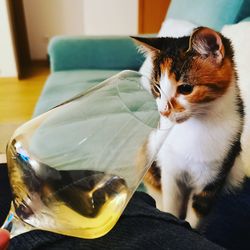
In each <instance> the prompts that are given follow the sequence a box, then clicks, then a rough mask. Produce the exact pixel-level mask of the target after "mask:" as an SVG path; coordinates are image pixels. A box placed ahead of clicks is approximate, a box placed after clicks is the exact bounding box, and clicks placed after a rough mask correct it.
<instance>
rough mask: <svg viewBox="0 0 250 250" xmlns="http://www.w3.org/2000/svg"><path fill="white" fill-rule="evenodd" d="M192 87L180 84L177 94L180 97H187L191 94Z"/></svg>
mask: <svg viewBox="0 0 250 250" xmlns="http://www.w3.org/2000/svg"><path fill="white" fill-rule="evenodd" d="M193 89H194V86H193V85H191V84H187V83H186V84H182V85H180V86H178V87H177V92H178V93H179V94H182V95H189V94H191V93H192V92H193Z"/></svg>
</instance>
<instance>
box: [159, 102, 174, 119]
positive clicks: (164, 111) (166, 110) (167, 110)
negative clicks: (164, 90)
mask: <svg viewBox="0 0 250 250" xmlns="http://www.w3.org/2000/svg"><path fill="white" fill-rule="evenodd" d="M169 107H170V105H169V102H168V103H167V105H166V106H165V109H164V110H163V111H161V112H160V114H161V115H163V116H167V117H168V116H169V115H170V113H171V110H170V108H169Z"/></svg>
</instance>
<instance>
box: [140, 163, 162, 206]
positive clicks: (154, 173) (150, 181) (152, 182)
mask: <svg viewBox="0 0 250 250" xmlns="http://www.w3.org/2000/svg"><path fill="white" fill-rule="evenodd" d="M144 184H145V186H146V189H147V193H148V194H149V195H150V196H152V197H153V198H154V200H155V202H156V207H157V208H158V209H160V210H162V189H161V170H160V168H159V167H158V165H157V162H156V161H154V162H153V163H152V165H151V167H150V169H149V170H148V172H147V173H146V174H145V176H144Z"/></svg>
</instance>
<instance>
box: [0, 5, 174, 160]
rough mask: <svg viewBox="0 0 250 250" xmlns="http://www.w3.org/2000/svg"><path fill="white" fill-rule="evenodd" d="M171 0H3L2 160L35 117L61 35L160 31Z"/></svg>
mask: <svg viewBox="0 0 250 250" xmlns="http://www.w3.org/2000/svg"><path fill="white" fill-rule="evenodd" d="M169 2H170V0H154V1H152V0H73V1H72V0H0V37H1V42H0V161H1V159H3V157H4V153H5V147H6V143H7V141H8V140H9V138H10V136H11V135H12V133H13V131H14V130H15V129H16V128H17V127H18V126H20V124H22V123H23V122H25V121H27V120H29V119H30V118H31V117H32V113H33V111H34V107H35V105H36V103H37V101H38V98H39V96H40V94H41V91H42V89H43V87H44V84H45V81H46V79H47V78H48V76H49V74H50V68H49V60H48V53H47V48H48V43H49V41H50V39H51V38H52V37H54V36H57V35H69V36H71V35H77V36H78V35H79V36H84V35H86V36H100V35H118V36H122V35H123V36H124V35H125V36H128V35H136V34H139V33H140V34H143V33H157V32H158V31H159V29H160V27H161V23H162V21H163V20H164V18H165V15H166V11H167V8H168V6H169Z"/></svg>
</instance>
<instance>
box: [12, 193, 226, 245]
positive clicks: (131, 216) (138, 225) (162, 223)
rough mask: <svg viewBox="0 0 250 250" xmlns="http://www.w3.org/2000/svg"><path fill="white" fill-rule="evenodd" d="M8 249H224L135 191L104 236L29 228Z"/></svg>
mask: <svg viewBox="0 0 250 250" xmlns="http://www.w3.org/2000/svg"><path fill="white" fill-rule="evenodd" d="M10 249H20V250H22V249H23V250H28V249H37V250H38V249H39V250H44V249H48V250H52V249H53V250H57V249H58V250H59V249H60V250H63V249H72V250H73V249H74V250H75V249H79V250H81V249H98V250H99V249H102V250H106V249H110V250H115V249H117V250H118V249H119V250H125V249H128V250H129V249H130V250H131V249H133V250H136V249H141V250H147V249H148V250H153V249H157V250H158V249H162V250H163V249H175V250H178V249H186V250H188V249H197V250H198V249H199V250H202V249H204V250H205V249H208V250H213V249H218V250H219V249H223V248H222V247H219V246H217V245H215V244H214V243H212V242H209V241H208V240H206V239H205V238H203V237H201V236H200V235H199V234H198V233H196V232H194V231H193V230H192V229H191V228H190V226H189V224H188V223H186V222H182V221H180V220H177V219H176V218H175V217H173V216H172V215H170V214H167V213H162V212H160V211H159V210H157V209H155V203H154V200H153V199H152V198H151V197H150V196H148V195H147V194H145V193H142V192H136V193H135V194H134V196H133V198H132V199H131V201H130V202H129V205H128V207H127V208H126V210H125V211H124V213H123V215H122V216H121V218H120V220H119V221H118V223H117V224H116V226H115V227H114V228H113V229H112V230H111V231H110V232H109V233H108V234H106V235H105V236H103V237H101V238H98V239H94V240H84V239H79V238H73V237H66V236H62V235H57V234H54V233H49V232H43V231H38V230H37V231H32V232H29V233H26V234H23V235H20V236H17V237H15V238H13V239H12V240H11V244H10Z"/></svg>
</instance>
